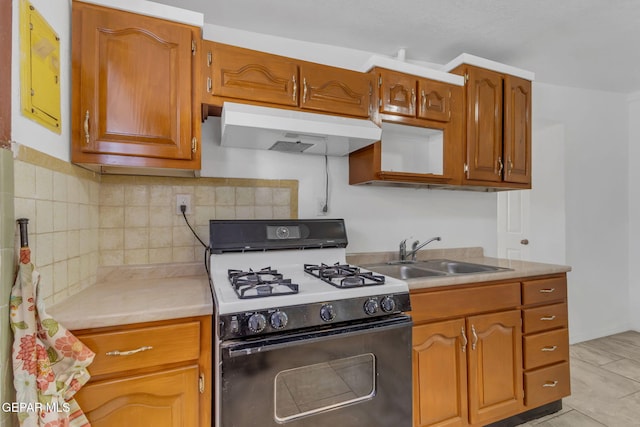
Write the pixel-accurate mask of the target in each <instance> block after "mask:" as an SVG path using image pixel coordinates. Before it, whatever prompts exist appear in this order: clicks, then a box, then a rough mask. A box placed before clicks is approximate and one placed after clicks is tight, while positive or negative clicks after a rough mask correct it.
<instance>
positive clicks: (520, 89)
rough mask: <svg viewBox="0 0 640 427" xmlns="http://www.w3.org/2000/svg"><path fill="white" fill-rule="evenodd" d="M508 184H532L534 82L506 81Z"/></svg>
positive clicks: (506, 163)
mask: <svg viewBox="0 0 640 427" xmlns="http://www.w3.org/2000/svg"><path fill="white" fill-rule="evenodd" d="M504 91H505V98H504V120H505V123H504V161H505V166H504V167H505V169H506V170H505V174H504V180H505V181H507V182H519V183H524V184H530V183H531V82H530V81H528V80H524V79H521V78H518V77H513V76H505V78H504Z"/></svg>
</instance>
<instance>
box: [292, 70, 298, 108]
mask: <svg viewBox="0 0 640 427" xmlns="http://www.w3.org/2000/svg"><path fill="white" fill-rule="evenodd" d="M292 80H293V102H296V101H297V100H298V82H297V81H296V75H295V74H294V75H293V79H292Z"/></svg>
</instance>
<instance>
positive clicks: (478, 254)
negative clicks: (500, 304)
mask: <svg viewBox="0 0 640 427" xmlns="http://www.w3.org/2000/svg"><path fill="white" fill-rule="evenodd" d="M397 256H398V254H397V253H396V252H380V253H361V254H350V255H348V256H347V261H348V262H350V263H352V264H358V265H364V266H366V265H367V264H376V263H385V262H387V261H391V260H394V259H397ZM417 258H418V260H426V259H451V260H455V261H463V262H470V263H474V264H484V265H493V266H497V267H506V268H510V269H511V270H506V271H496V272H488V273H472V274H458V275H451V276H435V277H434V276H430V277H424V278H416V279H406V282H407V283H408V284H409V290H413V291H415V290H420V289H428V288H439V287H443V286H455V285H465V284H470V283H482V282H493V281H497V280H509V279H518V278H525V277H535V276H546V275H551V274H560V273H566V272H569V271H571V267H570V266H568V265H560V264H546V263H540V262H531V261H518V260H509V259H502V258H492V257H486V256H484V253H483V250H482V248H460V249H431V250H425V251H420V252H418V257H417Z"/></svg>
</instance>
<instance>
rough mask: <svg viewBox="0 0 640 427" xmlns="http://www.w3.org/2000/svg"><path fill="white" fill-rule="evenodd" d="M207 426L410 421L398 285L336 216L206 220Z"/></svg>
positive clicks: (393, 424)
mask: <svg viewBox="0 0 640 427" xmlns="http://www.w3.org/2000/svg"><path fill="white" fill-rule="evenodd" d="M210 241H211V250H212V255H211V258H210V263H211V265H210V271H211V278H212V284H213V291H214V297H215V304H216V308H215V315H214V324H213V326H214V330H215V342H214V348H213V350H214V370H215V387H214V401H213V402H212V403H213V407H214V420H215V421H214V426H215V427H273V426H286V427H410V426H411V423H412V412H411V408H412V380H411V318H410V317H409V316H408V315H406V314H405V313H406V312H408V311H410V310H411V304H410V298H409V289H408V286H407V283H406V282H404V281H401V280H397V279H394V278H391V277H387V276H383V275H379V274H378V273H374V272H371V271H368V270H366V269H362V268H360V267H358V266H353V265H349V264H347V263H346V252H345V247H346V244H347V237H346V231H345V226H344V221H342V220H331V219H321V220H244V221H243V220H212V221H211V222H210Z"/></svg>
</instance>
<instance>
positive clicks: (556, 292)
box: [522, 276, 567, 305]
mask: <svg viewBox="0 0 640 427" xmlns="http://www.w3.org/2000/svg"><path fill="white" fill-rule="evenodd" d="M566 299H567V278H566V277H564V276H563V277H552V278H549V279H539V280H529V281H525V282H522V304H524V305H528V304H539V303H550V302H556V301H558V302H559V301H564V300H566Z"/></svg>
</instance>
